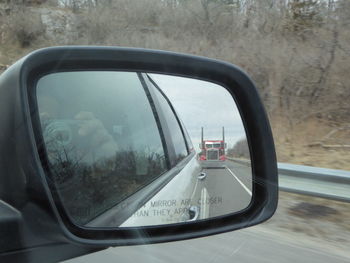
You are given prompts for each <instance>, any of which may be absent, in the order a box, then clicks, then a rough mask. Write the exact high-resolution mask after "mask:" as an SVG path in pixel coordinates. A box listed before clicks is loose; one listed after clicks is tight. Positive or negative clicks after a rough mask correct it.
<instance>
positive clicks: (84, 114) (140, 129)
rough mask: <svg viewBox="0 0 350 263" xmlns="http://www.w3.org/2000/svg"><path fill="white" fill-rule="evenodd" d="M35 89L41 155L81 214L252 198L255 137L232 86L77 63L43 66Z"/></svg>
mask: <svg viewBox="0 0 350 263" xmlns="http://www.w3.org/2000/svg"><path fill="white" fill-rule="evenodd" d="M36 91H37V97H36V98H37V106H38V113H39V119H40V125H41V130H42V143H41V144H39V145H42V146H43V147H44V150H45V151H46V155H45V156H46V157H45V158H43V159H42V162H43V164H44V167H48V169H47V171H48V174H47V177H48V180H49V182H50V184H49V185H51V186H52V189H51V190H52V191H54V193H55V194H56V195H54V196H57V198H59V199H60V202H61V204H62V205H63V207H64V209H65V211H66V213H67V215H68V216H69V217H70V219H71V220H72V221H73V222H74V223H75V224H77V225H81V226H87V227H114V228H115V227H131V226H146V225H161V224H172V223H183V222H194V221H197V220H205V219H208V218H211V217H217V216H222V215H227V214H231V213H235V212H238V211H241V210H242V209H245V208H246V207H247V206H248V205H249V203H250V201H251V197H252V192H251V191H252V171H251V167H250V154H249V147H248V143H247V139H246V135H245V130H244V125H243V122H242V119H241V117H240V114H239V111H238V109H237V106H236V104H235V102H234V99H233V98H232V96H231V95H230V93H229V92H228V91H227V90H226V89H225V88H223V87H221V86H219V85H217V84H214V83H210V82H206V81H201V80H197V79H190V78H183V77H175V76H169V75H159V74H146V73H136V72H115V71H85V72H84V71H79V72H60V73H52V74H49V75H46V76H44V77H42V78H41V79H40V80H39V81H38V83H37V87H36ZM39 143H40V142H39Z"/></svg>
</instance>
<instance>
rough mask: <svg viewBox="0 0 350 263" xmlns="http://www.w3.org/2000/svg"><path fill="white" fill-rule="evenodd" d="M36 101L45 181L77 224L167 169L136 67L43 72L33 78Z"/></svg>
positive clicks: (158, 134)
mask: <svg viewBox="0 0 350 263" xmlns="http://www.w3.org/2000/svg"><path fill="white" fill-rule="evenodd" d="M37 102H38V110H39V115H40V121H41V127H42V134H43V139H44V142H45V147H46V151H47V156H48V161H49V166H50V170H51V174H52V177H53V181H54V183H55V186H56V188H57V190H58V192H59V195H60V197H61V199H62V201H63V204H64V206H65V208H66V210H67V212H68V213H69V214H70V215H71V217H72V218H73V219H75V220H76V222H77V223H81V224H84V223H86V222H88V221H90V220H91V219H93V218H95V217H96V216H97V215H99V214H101V213H103V212H104V211H106V210H107V209H109V208H111V207H112V206H114V205H116V204H117V203H119V202H120V201H122V200H123V199H125V198H126V197H128V196H130V195H131V194H133V193H135V192H136V191H138V190H139V189H140V188H142V187H143V186H144V185H146V184H148V183H150V182H151V181H153V180H154V179H155V178H156V177H158V176H159V175H161V174H162V173H164V172H165V171H166V170H167V166H166V163H167V162H166V156H165V151H164V149H163V144H162V139H161V138H162V137H161V134H160V133H159V129H158V124H157V122H156V118H155V117H154V114H153V111H152V105H151V104H150V102H149V100H148V96H147V93H146V91H145V90H144V88H143V86H142V85H141V82H140V80H139V78H138V76H137V74H136V73H131V72H93V71H91V72H62V73H55V74H50V75H47V76H44V77H43V78H41V79H40V80H39V82H38V84H37ZM76 185H79V186H80V187H79V188H77V187H75V186H76Z"/></svg>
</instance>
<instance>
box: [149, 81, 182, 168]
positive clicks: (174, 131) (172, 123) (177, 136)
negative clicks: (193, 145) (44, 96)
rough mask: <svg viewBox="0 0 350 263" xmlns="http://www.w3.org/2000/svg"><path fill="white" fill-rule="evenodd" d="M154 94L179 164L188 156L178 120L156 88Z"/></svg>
mask: <svg viewBox="0 0 350 263" xmlns="http://www.w3.org/2000/svg"><path fill="white" fill-rule="evenodd" d="M151 85H153V84H151ZM154 92H155V95H156V97H157V100H158V101H159V104H160V107H161V109H162V111H163V114H164V116H165V118H166V123H167V125H168V130H169V132H171V137H172V140H173V144H174V148H175V155H176V162H179V161H181V160H182V159H184V158H185V157H186V156H187V155H188V151H187V147H186V142H185V138H184V134H183V132H182V129H181V126H180V123H179V121H178V118H177V117H176V115H175V112H174V110H173V109H172V106H171V104H170V103H169V101H168V100H167V98H166V97H165V96H164V95H163V94H162V92H161V91H160V90H159V89H158V88H154Z"/></svg>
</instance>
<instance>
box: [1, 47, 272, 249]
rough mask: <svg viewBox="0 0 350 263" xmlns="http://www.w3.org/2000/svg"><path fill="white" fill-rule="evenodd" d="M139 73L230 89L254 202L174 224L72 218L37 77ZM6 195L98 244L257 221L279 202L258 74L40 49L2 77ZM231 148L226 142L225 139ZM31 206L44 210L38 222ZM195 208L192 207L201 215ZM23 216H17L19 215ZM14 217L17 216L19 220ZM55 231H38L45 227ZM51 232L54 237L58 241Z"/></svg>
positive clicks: (144, 55)
mask: <svg viewBox="0 0 350 263" xmlns="http://www.w3.org/2000/svg"><path fill="white" fill-rule="evenodd" d="M83 70H85V71H89V70H91V71H102V70H110V71H134V72H147V73H156V74H168V75H174V76H181V77H189V78H196V79H199V80H204V81H209V82H213V83H216V84H218V85H221V86H223V87H225V88H226V89H227V90H228V92H229V93H230V94H231V95H232V97H233V98H234V100H235V102H236V104H237V107H238V109H239V111H240V114H241V117H242V120H243V123H244V126H245V129H246V135H247V140H248V142H249V147H250V153H251V167H252V173H253V185H252V200H251V203H250V205H249V206H248V207H247V208H246V209H244V210H242V211H239V212H237V213H232V214H229V215H225V216H220V217H216V218H210V219H207V220H201V221H191V222H187V223H184V224H182V223H179V224H174V225H159V226H147V227H128V228H120V229H117V230H115V229H108V228H93V229H92V228H89V227H82V226H78V225H76V224H74V223H73V222H72V221H71V220H70V218H69V217H68V216H67V215H66V214H65V212H64V209H63V208H62V206H61V205H60V204H59V203H58V202H57V200H56V199H55V198H54V196H53V193H52V191H51V190H50V187H49V184H50V182H48V180H47V177H46V175H45V167H43V164H42V162H41V158H42V155H43V154H44V153H43V152H40V151H39V150H38V149H39V145H37V138H36V137H37V136H38V134H39V133H40V131H39V130H38V129H36V127H35V126H34V125H33V120H35V118H38V112H37V111H36V110H35V109H34V108H33V105H31V102H30V101H31V99H32V98H33V96H35V88H34V87H35V85H36V82H37V81H38V79H39V78H40V77H42V76H44V75H47V74H49V73H57V72H63V71H83ZM0 123H1V126H2V131H1V133H0V156H1V157H4V161H2V162H1V164H0V189H1V191H0V192H1V196H0V198H1V199H2V200H3V201H4V202H6V203H7V204H8V205H10V206H11V207H13V208H15V209H16V210H17V211H18V213H19V214H21V216H22V218H24V219H26V218H31V220H29V221H28V222H25V224H29V225H31V226H33V229H36V230H34V231H37V235H38V236H40V235H49V236H54V239H55V240H65V242H73V243H80V244H84V245H94V246H103V247H107V246H118V245H135V244H144V243H158V242H168V241H175V240H183V239H189V238H195V237H203V236H208V235H213V234H218V233H223V232H228V231H233V230H237V229H242V228H245V227H249V226H253V225H256V224H259V223H261V222H263V221H265V220H267V219H268V218H270V217H271V216H272V215H273V213H274V212H275V210H276V207H277V200H278V180H277V162H276V155H275V148H274V143H273V138H272V132H271V129H270V125H269V122H268V118H267V115H266V113H265V109H264V107H263V104H262V102H261V99H260V98H259V95H258V92H257V89H256V88H255V86H254V84H253V82H252V80H251V79H250V78H249V77H248V76H247V75H246V74H245V73H244V72H243V71H242V70H241V69H239V68H238V67H236V66H234V65H232V64H229V63H226V62H222V61H218V60H213V59H209V58H205V57H197V56H192V55H185V54H178V53H173V52H166V51H157V50H146V49H133V48H117V47H54V48H46V49H41V50H38V51H35V52H33V53H31V54H29V55H27V56H26V57H24V58H22V59H21V60H19V61H18V62H17V63H15V64H14V65H12V66H11V67H10V68H9V69H7V71H5V72H4V73H3V74H2V75H1V76H0ZM225 147H226V145H225ZM28 206H30V207H34V208H35V209H36V210H38V211H40V213H37V215H38V219H37V221H35V220H33V218H32V217H33V214H32V213H31V212H30V211H28ZM195 212H196V211H193V213H195ZM17 216H18V214H17ZM15 220H16V222H17V221H18V217H16V218H15ZM38 222H40V224H41V225H43V226H45V228H47V229H51V233H46V234H43V233H40V227H39V229H37V226H35V224H37V223H38ZM52 238H53V237H49V239H52Z"/></svg>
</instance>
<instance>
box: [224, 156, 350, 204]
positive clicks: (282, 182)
mask: <svg viewBox="0 0 350 263" xmlns="http://www.w3.org/2000/svg"><path fill="white" fill-rule="evenodd" d="M228 160H230V161H232V162H235V163H238V164H241V165H246V166H248V167H249V166H250V161H249V160H245V159H236V158H228ZM278 177H279V188H280V190H281V191H286V192H291V193H298V194H304V195H310V196H316V197H322V198H328V199H332V200H338V201H343V202H350V171H344V170H336V169H327V168H320V167H312V166H305V165H296V164H289V163H278Z"/></svg>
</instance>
